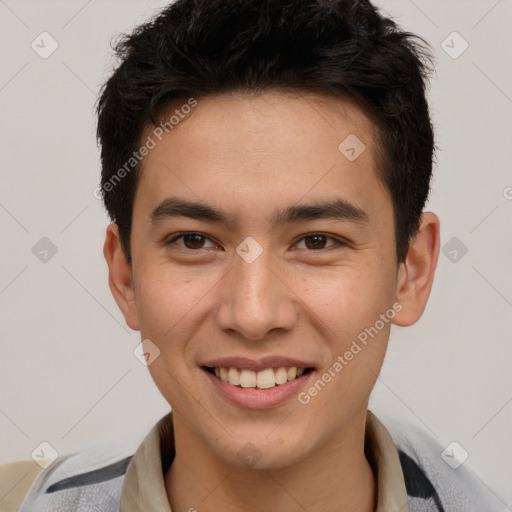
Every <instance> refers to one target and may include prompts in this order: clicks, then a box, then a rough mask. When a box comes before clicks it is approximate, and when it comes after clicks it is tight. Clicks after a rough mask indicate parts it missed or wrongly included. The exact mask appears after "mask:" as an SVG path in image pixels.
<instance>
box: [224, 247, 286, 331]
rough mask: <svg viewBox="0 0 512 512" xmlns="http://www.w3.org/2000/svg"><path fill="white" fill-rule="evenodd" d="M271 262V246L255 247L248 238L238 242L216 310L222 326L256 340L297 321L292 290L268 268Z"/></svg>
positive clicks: (271, 266)
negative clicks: (240, 242) (265, 249)
mask: <svg viewBox="0 0 512 512" xmlns="http://www.w3.org/2000/svg"><path fill="white" fill-rule="evenodd" d="M260 247H261V246H260ZM244 249H245V251H244ZM272 263H273V262H272V254H271V251H270V250H268V251H264V250H263V248H262V247H261V249H257V248H256V247H255V246H254V245H252V246H251V241H249V242H248V245H246V246H244V244H243V243H242V244H240V246H239V247H238V248H237V254H236V255H235V257H234V261H233V269H232V271H231V272H230V273H229V275H228V276H227V281H226V283H225V285H224V287H223V293H222V303H221V305H220V307H219V309H218V311H217V321H218V323H219V326H220V327H221V328H222V329H225V330H235V331H238V332H239V333H240V334H241V335H242V336H243V337H244V338H247V339H251V340H258V339H262V338H264V337H265V335H266V334H267V333H268V332H269V331H271V330H273V329H276V328H281V329H291V328H292V327H293V324H294V322H295V321H296V310H295V305H294V303H293V301H292V296H293V294H291V292H289V291H287V288H286V286H284V285H283V284H282V282H281V280H280V279H278V278H277V277H276V275H275V270H271V268H273V267H275V265H272Z"/></svg>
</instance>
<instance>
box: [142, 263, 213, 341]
mask: <svg viewBox="0 0 512 512" xmlns="http://www.w3.org/2000/svg"><path fill="white" fill-rule="evenodd" d="M144 267H145V268H143V269H142V271H140V272H139V273H138V277H139V279H138V283H137V288H136V300H137V311H138V315H139V321H140V327H141V329H140V330H141V336H142V337H144V338H149V339H151V340H152V341H153V342H154V343H155V344H156V345H157V346H159V348H160V349H161V350H162V351H164V350H165V351H168V350H169V349H172V350H177V349H179V347H180V346H181V342H180V340H186V333H187V330H188V329H187V327H189V328H190V327H192V326H193V325H194V324H197V322H196V320H197V316H198V315H200V314H201V304H202V302H201V299H202V298H204V296H205V295H206V294H207V292H208V290H209V289H210V288H211V286H209V282H210V280H208V279H204V278H202V276H198V275H197V274H196V275H195V276H194V277H192V276H187V275H186V273H184V272H179V271H176V269H171V268H170V266H168V267H169V268H166V265H165V264H155V263H153V264H147V265H145V266H144Z"/></svg>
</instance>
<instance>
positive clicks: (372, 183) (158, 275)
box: [127, 92, 397, 468]
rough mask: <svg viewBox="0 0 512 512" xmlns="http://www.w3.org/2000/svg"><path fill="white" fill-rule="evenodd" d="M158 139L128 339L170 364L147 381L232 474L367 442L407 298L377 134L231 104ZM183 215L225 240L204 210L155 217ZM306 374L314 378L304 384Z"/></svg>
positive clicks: (321, 105) (351, 112)
mask: <svg viewBox="0 0 512 512" xmlns="http://www.w3.org/2000/svg"><path fill="white" fill-rule="evenodd" d="M184 103H185V102H184ZM178 108H179V106H178ZM147 135H151V130H148V131H147V132H146V134H145V135H144V137H143V139H142V140H143V141H145V140H146V137H147ZM349 136H350V137H349ZM152 137H153V139H155V141H156V142H157V145H156V147H155V148H154V149H152V150H151V151H150V153H149V154H148V155H147V156H146V157H145V160H144V165H143V169H142V174H141V179H140V182H139V184H138V189H137V193H136V198H135V203H134V211H133V225H132V238H131V248H132V258H133V259H132V275H133V289H134V296H135V301H134V303H133V312H132V314H131V316H129V318H130V320H129V324H131V325H130V326H131V327H132V328H134V329H140V331H141V337H142V339H144V340H145V339H149V340H151V342H152V343H154V344H155V345H156V346H157V347H158V349H159V350H160V355H159V356H158V357H157V358H156V359H155V360H154V361H153V362H152V363H151V364H150V366H149V370H150V372H151V375H152V377H153V379H154V380H155V383H156V384H157V386H158V388H159V389H160V391H161V393H162V394H163V396H164V397H165V398H166V399H167V401H168V402H169V404H170V405H171V407H172V409H173V410H174V415H175V428H176V429H177V430H178V431H179V432H180V433H181V435H182V436H183V437H186V438H187V439H194V440H196V441H198V442H199V443H200V444H202V445H203V446H204V447H206V448H208V449H209V450H210V453H212V454H214V455H216V456H217V457H218V458H220V459H222V460H224V461H227V462H229V463H232V464H238V465H243V464H244V459H243V457H242V455H247V454H248V455H250V456H253V459H254V460H256V459H258V458H259V461H257V463H256V467H273V468H277V467H285V466H287V465H289V464H292V463H295V462H298V461H300V460H303V459H304V458H306V457H307V456H308V455H311V454H312V453H318V451H319V450H320V451H321V450H327V449H329V448H331V447H332V443H336V442H337V440H338V441H339V440H341V439H342V437H343V439H346V438H347V435H345V436H342V433H345V434H347V433H350V432H352V433H353V435H352V437H353V439H355V438H356V437H357V436H359V435H361V432H362V430H363V426H364V420H365V412H366V406H367V401H368V397H369V394H370V392H371V389H372V387H373V385H374V383H375V380H376V378H377V375H378V373H379V371H380V368H381V365H382V361H383V358H384V354H385V351H386V345H387V340H388V337H389V328H390V322H389V318H390V316H391V315H389V310H392V306H393V303H394V302H395V300H396V293H397V261H396V253H395V238H394V224H393V208H392V203H391V200H390V198H389V195H388V193H387V191H386V189H385V188H384V186H383V184H382V183H381V181H380V179H379V178H378V175H377V171H376V168H375V166H376V158H375V154H376V150H375V149H376V148H375V141H374V137H373V135H372V125H371V123H370V122H369V120H368V119H367V117H366V116H365V115H364V114H363V113H362V111H361V110H360V109H358V108H357V107H356V106H355V105H354V104H352V103H351V102H348V101H343V100H340V99H334V98H329V97H325V96H321V95H308V96H302V97H300V96H297V95H291V94H285V93H277V92H274V93H265V94H263V95H259V96H256V95H253V96H250V95H242V94H237V95H235V94H233V95H219V96H211V97H207V98H205V99H201V100H199V101H198V104H197V106H196V107H194V109H193V111H192V113H191V114H190V115H189V116H188V117H187V118H186V119H185V120H184V121H182V122H180V124H179V125H178V126H176V127H175V128H174V129H173V130H172V131H170V132H169V133H168V134H165V132H164V136H163V137H162V141H161V142H159V141H158V139H157V138H155V137H154V135H153V136H152ZM347 137H349V139H347V141H346V142H345V143H344V144H342V146H341V150H340V149H339V146H340V143H342V142H343V141H344V140H345V139H346V138H347ZM355 137H357V139H359V140H360V141H361V142H362V143H364V145H365V147H366V149H365V150H364V151H363V152H362V153H361V154H360V155H359V156H357V153H358V152H359V151H360V150H361V148H362V146H360V145H357V146H356V143H357V144H359V143H358V142H357V139H356V138H355ZM351 148H354V151H352V150H351ZM354 156H357V158H355V159H354ZM169 198H174V199H177V200H180V201H187V202H191V203H199V202H200V203H202V204H203V205H208V206H209V207H210V208H212V209H215V210H216V211H217V213H218V212H221V213H223V214H224V215H225V216H226V220H227V223H226V224H224V223H223V222H222V221H220V220H218V219H217V220H215V219H212V218H207V217H208V215H205V213H206V210H205V209H203V210H202V212H201V211H199V212H198V211H197V210H196V214H197V213H202V214H203V215H196V214H193V210H188V211H185V210H184V209H183V208H182V207H181V209H179V208H178V211H180V212H181V213H183V214H184V215H183V216H177V215H171V214H172V213H173V212H174V213H176V211H177V210H176V208H167V209H166V208H164V207H161V208H159V209H158V210H156V209H157V208H158V207H159V206H161V205H162V203H163V202H164V201H166V200H167V199H169ZM335 203H338V205H337V208H336V209H334V210H332V209H331V210H328V209H327V208H326V205H329V204H330V205H331V206H332V205H334V204H335ZM168 206H169V205H168ZM170 206H173V205H170ZM305 206H317V207H318V208H317V209H316V210H315V209H311V208H307V209H305V208H304V207H305ZM288 209H293V210H292V211H291V213H294V212H295V213H296V215H291V214H290V215H286V213H287V212H288V213H290V212H289V211H288ZM324 211H326V212H330V215H327V214H326V213H325V214H324V213H323V212H324ZM333 211H334V212H337V215H333ZM153 212H155V213H153ZM279 214H281V215H279ZM188 215H193V216H188ZM210 217H211V215H210ZM182 232H187V233H189V234H188V235H187V234H185V236H182V237H181V238H176V237H178V236H179V234H180V233H182ZM190 232H192V233H195V234H196V235H194V234H192V235H190ZM175 238H176V239H175ZM386 312H388V315H387V316H386ZM381 315H384V316H386V320H387V321H384V320H382V318H383V317H382V316H381ZM127 318H128V317H127ZM379 320H380V321H379ZM376 326H377V327H376ZM370 328H372V329H370ZM365 329H369V331H365ZM376 331H377V332H376ZM362 332H366V338H367V339H366V344H363V343H362V342H361V340H362V339H364V335H361V333H362ZM369 332H371V333H372V335H371V336H370V335H369V334H368V333H369ZM358 336H359V338H358ZM353 342H356V345H354V343H353ZM356 346H358V347H359V351H358V350H357V348H356ZM347 352H352V354H353V356H352V357H350V356H348V357H345V354H346V353H347ZM339 357H341V358H342V360H343V361H344V363H341V361H340V359H339ZM336 361H338V363H339V364H338V365H335V367H333V364H335V362H336ZM340 365H341V368H340ZM215 367H216V368H217V370H216V372H217V374H218V375H219V376H215ZM220 367H222V368H225V370H224V369H223V370H222V375H220V372H221V370H220ZM293 367H299V368H300V370H299V374H300V373H301V372H302V371H304V373H303V374H302V375H301V376H300V377H297V378H295V379H294V378H293V374H294V371H295V370H294V369H293ZM230 368H233V369H232V370H229V369H230ZM279 368H285V370H286V372H285V371H284V370H278V369H279ZM329 369H330V371H329ZM242 370H245V371H242ZM258 371H261V372H262V373H261V374H260V375H258ZM225 372H229V378H230V379H231V380H230V382H235V383H236V382H237V375H238V376H239V377H240V378H241V380H242V381H243V384H244V385H246V386H249V387H247V388H246V387H242V386H241V385H238V386H237V385H234V384H232V383H230V382H224V381H223V380H222V378H221V377H224V380H225V379H226V375H225ZM288 373H289V375H288ZM325 374H328V375H330V377H331V378H330V379H329V378H328V377H325ZM322 376H324V380H323V383H324V385H319V384H317V386H316V388H314V389H316V392H315V391H310V389H311V388H312V387H314V384H315V382H317V381H318V380H319V379H320V380H322ZM255 378H256V383H259V384H260V385H261V387H264V388H265V389H255V388H254V379H255ZM276 378H277V380H278V381H279V382H283V380H284V379H286V380H288V378H290V379H291V380H290V381H289V382H288V381H287V383H286V384H285V383H281V384H275V379H276ZM325 381H328V382H327V383H326V382H325ZM267 386H269V387H267ZM356 432H357V435H356ZM348 437H349V438H350V435H348ZM249 442H250V443H252V445H247V443H249ZM340 442H341V441H340ZM246 452H247V454H246ZM245 460H248V459H245Z"/></svg>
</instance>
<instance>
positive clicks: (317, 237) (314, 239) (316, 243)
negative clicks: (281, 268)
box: [297, 233, 342, 250]
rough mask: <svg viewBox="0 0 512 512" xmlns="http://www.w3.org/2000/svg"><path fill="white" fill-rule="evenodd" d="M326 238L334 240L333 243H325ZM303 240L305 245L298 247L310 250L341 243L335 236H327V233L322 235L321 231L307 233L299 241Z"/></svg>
mask: <svg viewBox="0 0 512 512" xmlns="http://www.w3.org/2000/svg"><path fill="white" fill-rule="evenodd" d="M328 240H332V241H333V242H334V244H330V245H327V241H328ZM303 242H304V245H305V247H298V248H299V249H303V248H305V249H311V250H319V249H326V248H327V247H331V246H332V245H336V244H338V245H342V244H341V242H340V241H338V240H336V239H335V238H333V237H330V236H327V235H323V234H321V233H314V234H312V235H307V236H305V237H303V238H302V239H301V240H300V241H299V243H298V244H297V245H299V244H301V243H303Z"/></svg>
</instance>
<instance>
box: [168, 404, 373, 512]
mask: <svg viewBox="0 0 512 512" xmlns="http://www.w3.org/2000/svg"><path fill="white" fill-rule="evenodd" d="M173 419H174V429H175V440H176V446H175V447H176V456H175V458H174V460H173V463H172V465H171V467H170V468H169V470H168V471H167V473H166V474H165V487H166V491H167V497H168V499H169V503H170V505H171V509H172V510H173V512H188V511H194V510H197V511H199V512H216V511H218V510H223V511H224V512H235V511H237V512H252V511H254V510H279V511H281V512H292V511H293V512H295V511H300V510H308V512H320V511H322V512H323V511H325V510H337V511H340V512H348V511H353V510H358V511H359V512H373V511H374V510H375V506H376V497H375V496H376V483H375V477H374V475H373V472H372V469H371V467H370V464H369V463H368V461H367V459H366V457H365V454H364V426H365V421H366V411H364V417H360V418H357V421H355V422H352V423H353V424H354V426H356V425H357V426H358V427H359V428H356V429H354V428H352V429H350V427H347V428H346V430H347V431H346V432H345V431H343V432H340V433H339V435H338V436H336V438H335V439H332V440H331V441H330V442H329V443H327V444H325V445H324V446H322V447H321V448H320V449H318V450H315V453H314V454H312V455H310V456H308V457H305V458H303V459H301V460H300V462H298V463H296V464H294V465H292V466H287V467H284V468H278V469H254V468H252V469H247V468H240V467H238V466H234V465H230V464H228V463H227V462H226V461H225V460H222V459H220V458H218V457H217V456H216V455H215V454H213V453H212V452H211V451H210V450H208V452H207V453H205V449H206V447H205V445H204V444H203V443H202V441H201V440H199V439H197V438H196V437H195V436H194V434H192V433H191V432H190V430H189V429H188V428H187V427H186V426H185V424H184V423H182V422H181V421H180V419H179V417H177V416H176V415H175V413H173Z"/></svg>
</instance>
